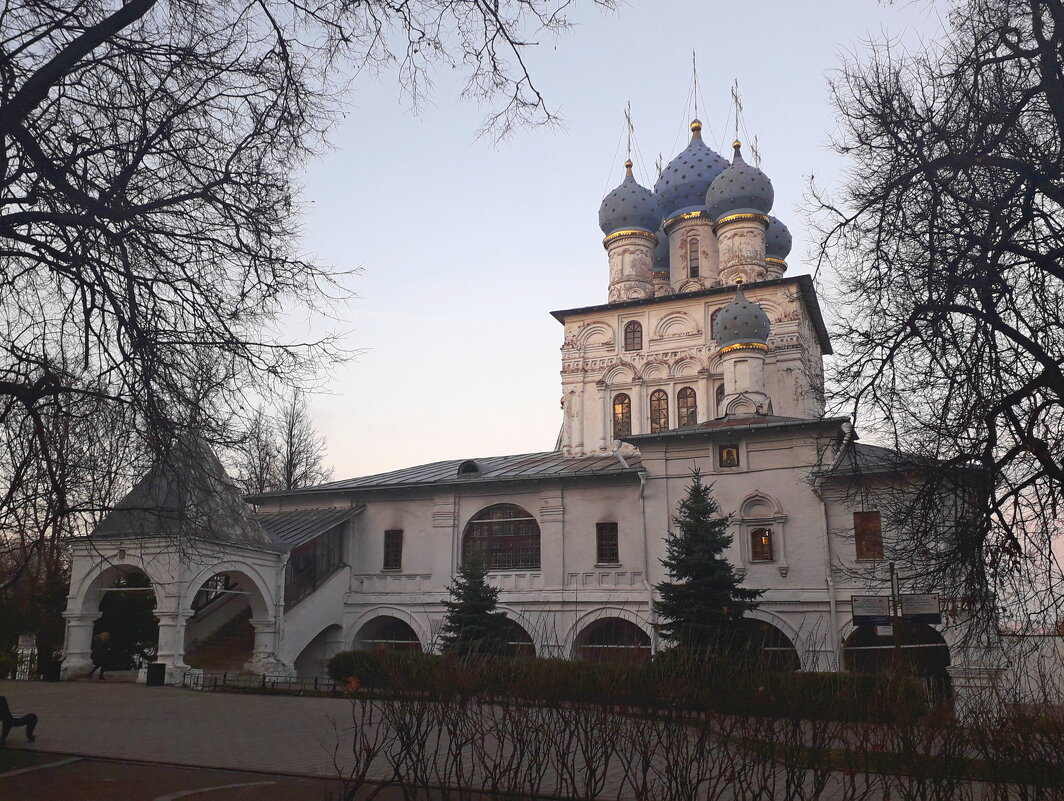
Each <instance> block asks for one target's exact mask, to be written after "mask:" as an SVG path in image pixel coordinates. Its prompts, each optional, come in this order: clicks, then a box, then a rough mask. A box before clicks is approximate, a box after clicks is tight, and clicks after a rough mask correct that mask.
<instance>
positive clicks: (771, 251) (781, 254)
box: [765, 215, 791, 261]
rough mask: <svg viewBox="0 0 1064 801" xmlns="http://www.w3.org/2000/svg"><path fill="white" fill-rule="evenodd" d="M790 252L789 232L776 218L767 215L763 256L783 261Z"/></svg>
mask: <svg viewBox="0 0 1064 801" xmlns="http://www.w3.org/2000/svg"><path fill="white" fill-rule="evenodd" d="M790 252H791V232H790V231H788V230H787V226H786V225H784V224H783V223H782V222H780V221H779V219H778V218H777V217H773V216H772V215H769V218H768V230H767V231H765V256H766V257H768V258H772V259H780V260H781V261H784V260H786V258H787V254H788V253H790Z"/></svg>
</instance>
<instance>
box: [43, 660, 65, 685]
mask: <svg viewBox="0 0 1064 801" xmlns="http://www.w3.org/2000/svg"><path fill="white" fill-rule="evenodd" d="M62 667H63V663H62V662H60V661H58V660H54V659H53V660H51V661H48V662H42V663H41V681H59V675H60V673H61V670H62Z"/></svg>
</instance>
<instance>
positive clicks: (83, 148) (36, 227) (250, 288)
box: [0, 0, 609, 573]
mask: <svg viewBox="0 0 1064 801" xmlns="http://www.w3.org/2000/svg"><path fill="white" fill-rule="evenodd" d="M572 1H573V0H505V1H504V2H491V3H485V2H452V1H451V0H412V1H411V2H401V3H390V2H383V1H382V0H365V1H364V2H351V1H340V2H320V1H319V2H312V3H303V2H294V0H253V1H252V2H249V3H238V2H232V1H231V0H210V1H209V2H208V0H11V2H7V3H4V4H3V5H2V6H0V180H2V189H0V329H2V336H0V427H2V438H3V441H4V443H5V444H6V446H8V452H7V453H6V454H5V455H4V459H3V460H0V504H4V505H5V506H4V508H0V525H2V526H3V528H2V529H0V537H2V538H3V539H4V540H5V542H7V541H9V540H10V538H12V537H14V538H16V539H18V538H19V537H25V536H29V537H31V539H32V538H34V537H36V538H38V539H41V542H45V541H47V539H48V537H51V536H52V533H49V532H56V531H59V530H61V528H62V526H63V525H67V524H66V523H63V522H60V521H63V520H65V519H67V518H68V517H69V516H70V515H72V514H74V513H75V512H77V511H78V510H79V508H80V506H81V505H82V501H81V500H79V497H80V496H79V492H80V490H79V492H74V491H73V489H72V487H71V485H70V481H71V474H70V473H69V472H68V471H66V470H65V467H64V466H65V465H67V464H69V463H71V462H73V461H77V462H78V464H79V465H80V467H81V468H83V469H85V470H87V471H88V472H87V473H85V474H84V476H83V480H84V482H85V486H91V485H93V483H94V482H95V483H96V484H99V483H100V482H101V481H107V482H110V481H112V480H113V479H114V478H115V476H119V477H121V478H122V479H126V480H128V478H129V476H128V474H127V473H126V472H122V471H120V472H119V473H118V474H114V475H112V476H111V477H110V478H107V479H100V478H99V477H100V476H101V475H103V474H104V472H105V470H106V468H107V466H109V465H111V466H113V465H120V466H122V467H129V466H130V465H131V464H132V463H131V462H130V461H129V460H123V459H120V458H118V457H116V455H115V453H121V452H122V451H123V450H124V449H126V448H129V447H133V446H135V447H133V450H134V451H136V452H137V453H138V454H141V455H143V456H144V458H145V459H147V461H148V462H149V463H150V461H151V460H152V459H153V458H155V457H159V456H163V455H165V453H166V451H167V449H168V448H169V447H170V446H171V443H172V442H173V441H174V440H175V438H177V437H179V435H180V434H181V432H183V431H195V432H196V434H195V436H197V437H203V438H205V439H206V440H208V441H224V440H226V439H227V436H226V435H227V433H228V432H227V431H226V430H225V427H226V426H227V425H228V422H229V421H230V420H232V419H233V416H234V413H235V412H236V411H237V410H239V408H240V405H241V403H242V399H243V397H244V396H245V394H246V393H247V392H249V391H253V392H260V393H262V394H264V395H268V394H269V393H271V392H274V393H282V394H283V392H284V391H285V390H286V389H287V388H290V387H292V386H297V385H301V384H302V383H303V382H304V381H306V380H307V379H308V377H309V376H313V375H314V374H315V372H316V371H317V370H319V369H320V368H321V366H322V364H323V362H325V363H328V362H329V361H330V360H331V359H334V358H342V357H343V355H344V352H343V350H342V347H341V344H340V343H339V342H338V341H337V340H335V339H333V338H329V337H327V338H324V339H322V340H319V341H316V342H310V343H303V342H289V341H285V340H284V339H282V338H280V337H279V336H278V335H277V334H276V333H275V332H276V330H277V329H278V326H277V325H275V323H276V321H277V319H278V316H279V315H280V314H281V312H282V311H291V310H292V309H298V308H300V307H301V306H302V307H308V308H314V309H322V308H326V309H327V308H328V307H329V305H330V301H338V300H342V299H343V298H344V297H345V296H346V293H347V291H348V290H347V288H346V286H345V284H344V277H343V276H342V275H338V274H334V273H332V272H330V271H329V270H328V269H326V268H325V267H323V266H322V265H319V264H317V263H315V262H314V261H311V260H308V259H307V258H305V257H303V256H302V255H301V254H300V251H299V249H298V247H297V243H296V235H297V233H298V225H299V212H300V204H299V198H298V194H297V190H296V187H295V185H294V184H293V182H292V180H291V177H290V176H291V173H292V171H293V169H294V168H296V167H298V166H299V165H300V164H301V163H302V162H303V161H304V160H305V159H307V158H308V157H310V156H312V155H313V154H314V153H315V152H316V151H317V150H318V149H319V148H320V147H321V146H322V144H323V142H324V138H325V136H326V134H327V132H328V127H329V124H330V119H331V113H332V111H333V110H334V109H335V108H337V107H338V104H339V99H338V95H339V93H340V92H341V91H342V90H343V89H344V88H345V85H346V84H347V83H348V80H349V78H350V76H352V75H357V74H358V73H359V72H360V71H362V70H367V69H368V70H372V71H381V70H386V69H394V70H396V71H397V73H398V76H399V80H400V83H401V85H402V86H403V87H405V90H406V91H408V92H409V93H410V95H411V96H412V97H413V98H414V99H415V100H416V99H417V98H419V97H420V96H421V95H422V92H423V90H424V89H425V88H426V86H427V83H428V81H427V77H426V76H427V73H428V70H429V69H430V68H432V67H433V66H436V65H440V64H445V65H450V66H454V67H455V68H456V69H458V70H460V71H461V73H462V74H464V75H465V76H466V78H467V84H466V87H465V94H466V96H468V97H469V98H471V99H472V100H474V101H477V102H483V103H485V104H487V105H488V106H489V108H490V111H489V119H488V122H487V123H486V125H487V128H488V129H489V130H491V131H493V132H496V133H498V134H500V135H502V134H505V133H506V132H508V131H509V130H511V129H512V127H513V126H515V125H518V124H522V123H536V122H541V123H542V122H546V121H549V120H551V119H552V116H551V114H550V112H549V110H548V109H547V107H546V106H545V104H544V101H543V98H542V96H541V95H540V93H539V91H538V89H537V88H536V86H535V85H534V84H533V82H532V80H531V78H530V76H529V73H528V72H527V70H526V68H525V62H524V60H523V54H524V51H525V49H526V48H527V47H529V46H530V45H532V44H533V41H532V39H533V37H534V36H536V35H538V34H553V33H555V32H557V31H559V30H561V29H564V28H565V27H566V24H567V23H566V20H565V17H564V16H563V12H564V10H565V8H566V7H567V6H569V5H570V3H571V2H572ZM601 4H603V5H609V2H608V0H604V2H602V3H601ZM344 76H346V77H344ZM75 421H76V422H77V425H75ZM93 426H96V427H97V428H98V429H100V431H99V436H98V437H96V440H97V441H98V442H99V443H117V445H116V447H117V448H118V449H119V450H118V451H116V452H115V453H108V454H103V455H102V457H101V458H102V459H103V461H102V462H100V463H98V464H91V463H87V462H85V461H83V460H82V459H81V456H80V455H79V453H78V452H77V447H74V449H73V450H71V448H72V447H73V443H74V442H75V439H81V438H85V437H89V438H92V433H91V432H92V429H93ZM104 426H106V427H107V429H106V430H102V429H103V427H104ZM23 447H24V448H25V451H24V452H20V451H18V448H23ZM101 447H102V444H101ZM138 458H140V457H139V456H138ZM137 463H138V464H140V463H141V462H137ZM79 480H80V479H79ZM27 493H28V494H32V495H34V496H35V497H36V498H37V499H39V500H40V502H41V504H42V505H41V506H40V507H34V508H35V509H38V508H39V509H40V510H44V511H43V512H42V514H43V515H44V516H43V518H42V519H41V522H40V524H39V525H37V528H36V534H33V533H31V532H30V530H29V529H25V528H23V529H19V530H18V531H16V530H14V529H12V528H11V525H12V522H11V521H12V519H13V518H12V516H13V515H16V514H18V513H19V509H20V507H18V506H17V504H20V503H21V502H22V500H23V497H24V496H25V495H26V494H27ZM108 501H109V496H106V495H98V496H96V497H94V498H93V499H91V500H86V501H85V503H87V504H88V506H90V507H93V508H99V507H100V506H102V505H104V504H105V503H107V502H108ZM42 538H43V539H42ZM12 569H13V570H15V571H16V573H17V572H18V570H19V566H18V565H15V566H13V567H12Z"/></svg>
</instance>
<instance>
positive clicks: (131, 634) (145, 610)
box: [92, 571, 159, 670]
mask: <svg viewBox="0 0 1064 801" xmlns="http://www.w3.org/2000/svg"><path fill="white" fill-rule="evenodd" d="M102 631H106V632H109V633H110V635H111V636H110V643H111V648H110V655H109V657H108V659H109V662H110V664H108V665H107V666H106V667H107V669H108V670H135V669H138V668H140V666H141V665H143V664H145V663H146V662H152V661H154V660H155V653H156V650H157V648H158V646H159V622H158V621H157V620H156V619H155V592H154V591H153V590H152V586H151V580H150V579H149V578H148V577H147V576H146V575H144V574H143V573H141V572H136V571H134V572H129V573H123V574H121V575H119V576H118V577H117V578H116V579H115V580H114V582H113V583H112V584H111V586H110V587H104V588H103V597H102V598H101V599H100V617H99V618H97V620H96V622H95V623H94V624H93V629H92V633H93V635H96V634H99V633H100V632H102Z"/></svg>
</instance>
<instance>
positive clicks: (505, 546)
mask: <svg viewBox="0 0 1064 801" xmlns="http://www.w3.org/2000/svg"><path fill="white" fill-rule="evenodd" d="M471 557H477V558H480V559H481V560H482V561H483V562H484V565H485V566H486V567H487V568H488V569H489V570H508V569H516V568H538V567H539V524H538V523H537V522H536V519H535V518H534V517H532V515H530V514H529V513H528V512H526V511H525V510H524V509H522V508H521V507H520V506H514V505H513V504H509V503H501V504H497V505H495V506H489V507H488V508H487V509H482V510H481V511H479V512H477V514H476V516H475V517H474V518H473V519H472V520H470V521H469V525H467V526H466V530H465V540H464V544H463V549H462V558H463V560H467V559H470V558H471Z"/></svg>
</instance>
